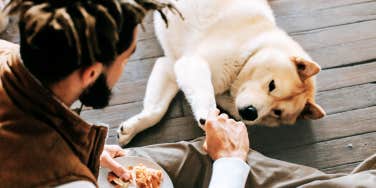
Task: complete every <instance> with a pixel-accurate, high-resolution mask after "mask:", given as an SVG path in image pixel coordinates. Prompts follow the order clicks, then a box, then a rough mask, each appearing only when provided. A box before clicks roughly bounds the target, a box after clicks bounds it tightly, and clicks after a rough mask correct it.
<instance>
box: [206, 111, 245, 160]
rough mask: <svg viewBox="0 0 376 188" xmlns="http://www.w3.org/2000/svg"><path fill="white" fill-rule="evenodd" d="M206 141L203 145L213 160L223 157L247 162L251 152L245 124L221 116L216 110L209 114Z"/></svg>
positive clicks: (224, 115) (223, 115)
mask: <svg viewBox="0 0 376 188" xmlns="http://www.w3.org/2000/svg"><path fill="white" fill-rule="evenodd" d="M205 132H206V139H205V143H204V145H203V147H204V149H205V150H206V151H207V152H208V154H209V156H210V157H211V158H212V159H213V160H217V159H219V158H223V157H237V158H240V159H242V160H244V161H245V160H246V158H247V155H248V152H249V139H248V132H247V128H246V127H245V125H244V123H243V122H236V121H235V120H233V119H229V117H228V116H227V115H226V114H221V115H219V110H218V109H216V110H214V111H212V112H210V113H209V116H208V119H207V120H206V123H205Z"/></svg>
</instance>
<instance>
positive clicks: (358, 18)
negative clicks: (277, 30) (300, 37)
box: [272, 1, 376, 34]
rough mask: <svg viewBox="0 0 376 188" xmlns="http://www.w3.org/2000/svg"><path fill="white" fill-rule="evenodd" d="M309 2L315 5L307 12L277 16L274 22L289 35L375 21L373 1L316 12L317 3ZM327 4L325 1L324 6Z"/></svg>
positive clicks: (298, 2)
mask: <svg viewBox="0 0 376 188" xmlns="http://www.w3.org/2000/svg"><path fill="white" fill-rule="evenodd" d="M310 2H313V3H315V5H314V6H311V7H309V9H308V10H304V11H302V12H289V13H288V14H286V15H277V19H276V20H277V23H278V25H280V26H281V27H282V28H283V29H284V30H285V31H287V32H288V33H290V34H291V33H297V32H302V31H309V30H315V29H322V28H327V27H333V26H338V25H345V24H350V23H357V22H363V21H367V20H374V19H376V15H375V14H374V13H375V12H376V2H375V1H371V2H367V1H366V2H364V3H359V4H351V5H347V6H339V7H338V6H337V7H334V8H330V9H318V10H317V9H316V8H317V7H318V6H319V5H318V4H316V3H317V1H310ZM330 2H331V1H330ZM301 3H302V2H300V1H294V2H291V4H294V6H295V4H301ZM328 3H329V2H328V1H326V3H324V4H328ZM291 4H290V5H291ZM272 5H273V4H272ZM304 5H306V4H304ZM273 8H274V9H276V10H277V11H278V10H279V9H280V8H281V7H279V6H273ZM311 9H316V10H311ZM324 20H325V21H324Z"/></svg>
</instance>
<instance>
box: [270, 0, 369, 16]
mask: <svg viewBox="0 0 376 188" xmlns="http://www.w3.org/2000/svg"><path fill="white" fill-rule="evenodd" d="M368 2H372V0H330V1H328V0H314V1H312V0H298V1H297V0H269V3H270V5H271V6H272V8H273V10H274V13H275V14H276V15H277V16H281V15H289V14H299V13H305V12H312V11H320V10H325V9H335V8H338V7H344V6H351V5H355V4H362V3H368ZM324 21H326V20H324Z"/></svg>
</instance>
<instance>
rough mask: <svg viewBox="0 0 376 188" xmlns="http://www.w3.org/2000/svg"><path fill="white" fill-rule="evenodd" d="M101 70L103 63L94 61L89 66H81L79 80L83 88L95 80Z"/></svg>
mask: <svg viewBox="0 0 376 188" xmlns="http://www.w3.org/2000/svg"><path fill="white" fill-rule="evenodd" d="M102 71H103V64H102V63H94V64H93V65H90V66H89V67H85V68H82V70H81V81H82V85H83V86H84V88H86V87H88V86H90V85H91V84H93V83H94V82H95V80H97V78H98V77H99V75H100V74H101V73H102Z"/></svg>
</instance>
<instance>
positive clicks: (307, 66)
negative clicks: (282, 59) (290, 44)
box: [290, 56, 321, 81]
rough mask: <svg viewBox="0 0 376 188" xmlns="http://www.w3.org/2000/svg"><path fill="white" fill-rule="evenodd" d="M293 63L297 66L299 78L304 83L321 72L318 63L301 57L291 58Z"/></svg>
mask: <svg viewBox="0 0 376 188" xmlns="http://www.w3.org/2000/svg"><path fill="white" fill-rule="evenodd" d="M290 59H291V61H292V62H293V63H294V64H295V65H296V68H297V70H298V74H299V77H300V79H301V80H302V81H304V80H306V79H307V78H309V77H311V76H313V75H315V74H317V73H318V72H320V70H321V67H320V65H318V64H317V63H316V62H313V61H309V60H306V59H303V58H301V57H295V56H293V57H291V58H290Z"/></svg>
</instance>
